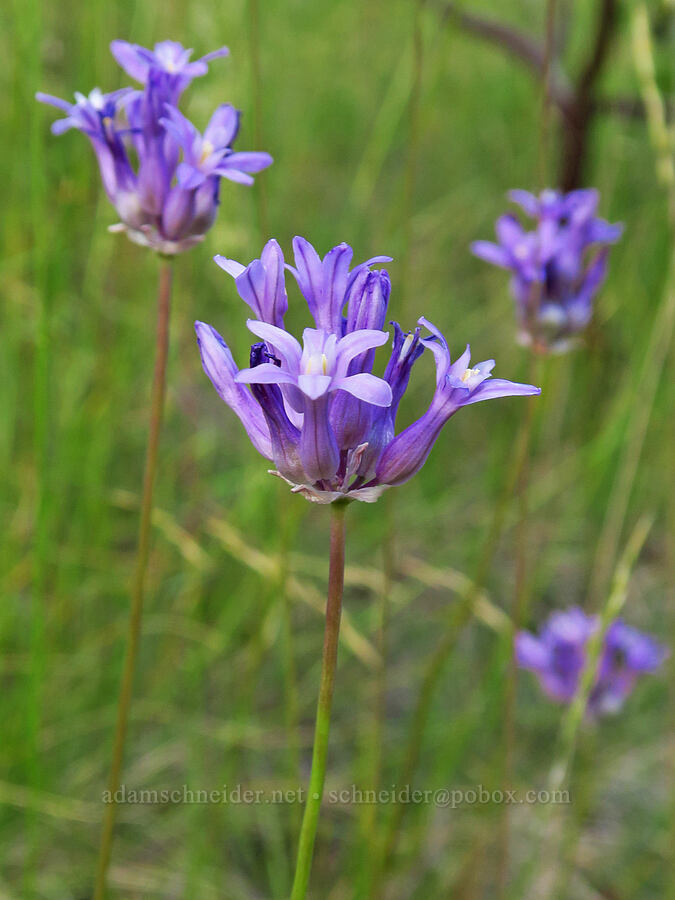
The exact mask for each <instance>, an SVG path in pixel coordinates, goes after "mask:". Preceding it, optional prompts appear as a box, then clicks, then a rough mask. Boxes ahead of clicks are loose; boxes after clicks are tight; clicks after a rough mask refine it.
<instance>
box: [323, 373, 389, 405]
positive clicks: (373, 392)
mask: <svg viewBox="0 0 675 900" xmlns="http://www.w3.org/2000/svg"><path fill="white" fill-rule="evenodd" d="M333 389H336V390H342V391H347V393H348V394H351V395H352V397H356V398H357V399H358V400H363V401H365V402H366V403H372V404H373V406H391V401H392V393H391V387H390V386H389V385H388V384H387V382H386V381H383V380H382V379H381V378H377V376H375V375H371V374H369V373H368V372H360V373H359V374H357V375H348V376H347V377H346V378H336V379H334V380H333Z"/></svg>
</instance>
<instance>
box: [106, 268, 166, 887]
mask: <svg viewBox="0 0 675 900" xmlns="http://www.w3.org/2000/svg"><path fill="white" fill-rule="evenodd" d="M172 279H173V264H172V262H171V260H167V259H165V260H161V262H160V270H159V290H158V294H157V338H156V349H155V371H154V375H153V380H152V397H151V401H150V427H149V432H148V443H147V448H146V455H145V472H144V475H143V494H142V497H141V513H140V523H139V528H138V550H137V557H136V569H135V571H134V578H133V583H132V588H131V609H130V614H129V630H128V635H127V648H126V657H125V661H124V671H123V673H122V684H121V687H120V696H119V702H118V707H117V725H116V727H115V738H114V743H113V758H112V764H111V767H110V776H109V779H108V795H107V799H108V802H107V803H106V806H105V813H104V816H103V828H102V831H101V843H100V846H99V854H98V863H97V867H96V882H95V888H94V900H103V897H104V896H105V884H106V874H107V871H108V864H109V862H110V853H111V849H112V840H113V832H114V829H115V819H116V818H117V803H116V801H115V795H116V792H117V790H118V788H119V786H120V778H121V773H122V762H123V758H124V743H125V739H126V735H127V726H128V723H129V710H130V708H131V698H132V695H133V683H134V674H135V671H136V661H137V658H138V648H139V642H140V634H141V620H142V615H143V599H144V594H145V573H146V570H147V566H148V555H149V552H150V526H151V519H152V495H153V489H154V485H155V476H156V474H157V458H158V454H159V438H160V432H161V427H162V417H163V412H164V395H165V392H166V364H167V357H168V353H169V315H170V309H171V284H172Z"/></svg>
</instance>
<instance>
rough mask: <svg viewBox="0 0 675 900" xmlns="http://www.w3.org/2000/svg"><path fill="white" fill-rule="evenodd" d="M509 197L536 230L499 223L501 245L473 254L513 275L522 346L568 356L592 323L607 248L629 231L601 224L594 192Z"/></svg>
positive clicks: (483, 244)
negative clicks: (574, 340)
mask: <svg viewBox="0 0 675 900" xmlns="http://www.w3.org/2000/svg"><path fill="white" fill-rule="evenodd" d="M509 197H510V199H511V200H512V201H513V202H514V203H517V204H518V205H519V206H520V207H521V209H522V210H523V212H524V213H525V214H526V215H528V216H530V217H532V218H533V219H535V227H534V230H532V231H527V230H526V229H525V228H523V226H522V224H521V222H520V220H519V219H518V217H517V216H515V215H513V214H511V213H508V214H506V215H503V216H500V218H499V219H497V223H496V226H495V230H496V233H497V243H496V244H493V243H491V242H489V241H475V242H474V243H473V244H472V245H471V249H472V251H473V253H474V254H475V255H476V256H479V257H480V258H481V259H484V260H486V262H489V263H492V264H493V265H496V266H500V267H501V268H504V269H508V270H509V271H510V272H511V273H512V279H511V291H512V293H513V297H514V299H515V302H516V314H517V318H518V324H519V327H520V335H519V336H520V339H521V340H522V342H523V343H526V344H531V345H533V346H534V347H535V348H536V349H538V350H542V351H545V350H552V351H561V350H565V349H567V348H568V347H569V346H570V344H571V339H572V338H573V336H574V335H576V334H577V333H579V332H580V331H582V330H583V329H584V328H585V327H586V325H587V324H588V322H589V321H590V318H591V314H592V311H593V298H594V296H595V294H596V293H597V291H598V289H599V288H600V286H601V285H602V283H603V281H604V280H605V277H606V274H607V255H608V252H609V246H610V245H611V244H614V243H616V241H618V240H619V238H620V237H621V234H622V231H623V227H622V226H621V225H610V224H609V223H608V222H606V221H605V220H604V219H600V218H598V217H597V216H596V211H597V207H598V199H599V198H598V193H597V191H595V190H578V191H571V192H570V193H569V194H561V193H559V192H558V191H553V190H545V191H542V192H541V194H540V195H539V196H538V197H536V196H535V195H534V194H530V193H529V192H528V191H520V190H517V191H511V192H510V194H509Z"/></svg>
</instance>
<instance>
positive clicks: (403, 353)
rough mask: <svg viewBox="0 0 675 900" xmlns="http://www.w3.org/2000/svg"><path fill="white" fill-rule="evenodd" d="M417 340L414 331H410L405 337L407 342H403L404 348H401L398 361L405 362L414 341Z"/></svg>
mask: <svg viewBox="0 0 675 900" xmlns="http://www.w3.org/2000/svg"><path fill="white" fill-rule="evenodd" d="M414 340H415V335H414V334H413V332H412V331H409V332H408V334H406V336H405V340H404V341H403V346H402V347H401V352H400V353H399V355H398V361H399V362H403V360H404V359H405V358H406V357H407V356H408V354H409V353H410V348H411V346H412V343H413V341H414Z"/></svg>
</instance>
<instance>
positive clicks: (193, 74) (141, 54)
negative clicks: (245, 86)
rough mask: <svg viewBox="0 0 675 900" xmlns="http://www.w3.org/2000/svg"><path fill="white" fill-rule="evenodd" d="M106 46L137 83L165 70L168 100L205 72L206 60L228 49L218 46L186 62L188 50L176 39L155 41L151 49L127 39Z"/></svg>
mask: <svg viewBox="0 0 675 900" xmlns="http://www.w3.org/2000/svg"><path fill="white" fill-rule="evenodd" d="M110 50H111V52H112V55H113V56H114V57H115V59H116V60H117V62H118V63H119V65H120V66H121V67H122V68H123V69H124V71H125V72H126V73H127V75H130V76H131V77H132V78H133V79H135V80H136V81H139V82H140V83H141V84H144V85H145V84H147V83H148V78H149V75H150V72H152V71H156V72H163V73H165V74H166V75H167V76H168V82H167V83H168V84H169V86H170V92H171V96H170V102H171V103H173V104H175V103H176V102H177V101H178V98H179V97H180V95H181V94H182V92H183V91H184V90H185V88H186V87H187V86H188V85H189V84H190V82H191V81H192V79H193V78H197V77H198V76H200V75H206V73H207V72H208V70H209V67H208V65H207V63H208V62H210V61H211V60H212V59H218V58H219V57H221V56H228V55H229V53H230V51H229V50H228V49H227V47H220V48H219V49H218V50H213V51H212V52H211V53H207V54H206V56H202V58H201V59H198V60H196V61H195V62H190V57H191V56H192V50H186V49H185V48H184V47H183V45H182V44H179V43H178V42H177V41H160V42H159V43H157V44H155V49H154V50H146V48H145V47H139V45H138V44H129V43H128V42H127V41H112V43H111V44H110Z"/></svg>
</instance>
